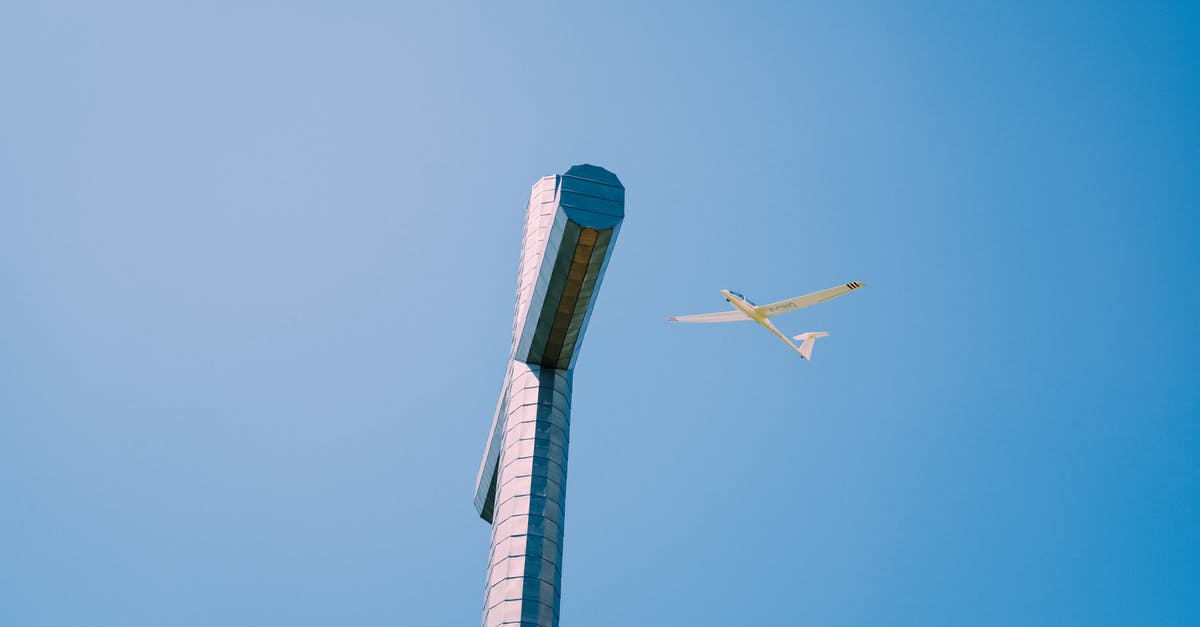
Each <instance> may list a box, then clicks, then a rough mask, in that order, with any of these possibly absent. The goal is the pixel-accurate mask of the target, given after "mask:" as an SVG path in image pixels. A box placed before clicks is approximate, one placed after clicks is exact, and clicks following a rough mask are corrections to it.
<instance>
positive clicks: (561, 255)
mask: <svg viewBox="0 0 1200 627" xmlns="http://www.w3.org/2000/svg"><path fill="white" fill-rule="evenodd" d="M624 217H625V186H624V185H622V184H621V180H620V179H618V178H617V175H615V174H613V173H612V172H609V171H608V170H605V169H604V168H601V167H599V166H594V165H589V164H583V165H576V166H572V167H571V168H570V169H568V170H567V171H566V172H565V173H564V174H552V175H550V176H544V177H542V178H541V179H540V180H538V182H537V183H535V184H534V185H533V189H532V190H530V194H529V204H528V205H527V206H526V209H525V236H524V238H523V240H522V243H521V266H520V269H519V270H518V272H517V298H516V307H515V309H516V311H515V312H514V315H513V335H512V338H513V340H512V353H511V363H510V367H509V373H508V374H506V375H505V384H504V387H503V389H502V390H501V391H500V402H499V403H498V404H497V407H496V415H495V417H494V418H493V420H492V432H491V434H490V436H489V438H488V443H487V446H486V449H485V451H484V455H483V463H482V464H481V465H480V468H479V475H478V477H477V479H476V484H475V506H476V508H477V509H478V511H479V514H480V516H482V517H483V518H484V519H485V520H488V521H491V519H492V509H493V506H494V504H495V500H494V499H495V492H496V485H495V479H496V470H497V468H496V464H497V463H498V461H499V458H500V446H501V441H502V434H503V433H504V428H505V427H504V425H505V419H506V417H507V416H508V414H509V410H510V408H509V407H508V402H509V400H508V399H509V386H510V385H511V381H510V379H511V373H512V370H513V367H514V366H519V367H521V368H526V369H527V368H528V367H535V368H537V369H539V371H541V370H555V371H564V372H562V373H561V375H562V376H564V377H566V378H568V379H569V377H570V376H571V375H570V371H571V370H572V369H573V368H574V367H575V361H576V359H578V357H579V347H580V345H581V344H582V342H583V333H584V331H585V330H587V324H588V319H589V318H590V317H591V315H592V309H593V306H594V305H595V302H596V292H597V291H598V290H599V289H600V282H601V280H602V279H603V278H604V272H605V270H607V269H608V261H609V259H610V258H611V257H612V248H613V244H614V243H615V241H616V238H617V232H618V231H620V229H621V220H622V219H624ZM522 364H523V365H522Z"/></svg>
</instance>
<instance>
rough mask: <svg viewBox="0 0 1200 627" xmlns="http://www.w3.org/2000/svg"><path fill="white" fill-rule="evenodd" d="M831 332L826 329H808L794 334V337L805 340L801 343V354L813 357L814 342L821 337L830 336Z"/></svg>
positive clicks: (801, 340)
mask: <svg viewBox="0 0 1200 627" xmlns="http://www.w3.org/2000/svg"><path fill="white" fill-rule="evenodd" d="M828 336H829V334H828V333H826V332H824V331H808V332H805V333H801V334H800V335H797V336H794V337H793V338H792V339H793V340H796V341H799V342H803V344H801V345H800V356H801V357H803V358H805V359H812V349H813V344H815V343H816V341H817V338H819V337H828Z"/></svg>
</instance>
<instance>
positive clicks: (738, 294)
mask: <svg viewBox="0 0 1200 627" xmlns="http://www.w3.org/2000/svg"><path fill="white" fill-rule="evenodd" d="M729 293H730V294H733V295H734V296H737V297H738V298H740V299H742V300H744V301H746V302H747V303H750V305H751V306H754V307H757V306H758V305H755V304H754V301H752V300H750V299H749V298H746V297H745V296H743V295H742V293H741V292H735V291H734V290H729Z"/></svg>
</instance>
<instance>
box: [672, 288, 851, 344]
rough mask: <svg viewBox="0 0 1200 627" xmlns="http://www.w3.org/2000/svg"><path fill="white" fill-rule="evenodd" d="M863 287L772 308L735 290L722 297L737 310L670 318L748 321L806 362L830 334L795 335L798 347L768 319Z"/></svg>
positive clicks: (825, 292) (809, 296)
mask: <svg viewBox="0 0 1200 627" xmlns="http://www.w3.org/2000/svg"><path fill="white" fill-rule="evenodd" d="M862 286H863V284H862V283H860V282H858V281H851V282H850V283H845V284H842V285H838V286H837V287H831V288H829V289H827V290H821V291H819V292H813V293H812V294H805V295H804V296H797V297H796V298H789V299H787V300H781V301H779V302H777V303H771V304H770V305H756V304H754V302H753V301H751V300H750V299H749V298H746V297H745V296H743V295H742V294H740V293H739V292H735V291H733V290H721V295H722V296H724V297H725V300H726V301H728V302H729V304H731V305H733V310H731V311H719V312H716V313H707V314H696V315H694V316H668V317H667V321H668V322H741V321H744V320H753V321H754V322H757V323H759V324H761V325H763V326H764V327H766V328H767V330H769V331H770V332H771V333H774V334H775V336H776V337H778V338H779V339H781V340H783V342H784V343H785V344H787V345H788V346H790V347H791V348H792V350H794V351H796V352H797V353H799V354H800V356H801V357H803V358H804V359H812V349H813V344H814V343H815V342H816V341H817V338H819V337H825V336H827V335H829V334H828V333H826V332H824V331H808V332H806V333H801V334H800V335H797V336H794V337H793V339H795V340H799V341H800V342H801V344H800V346H799V347H797V346H796V345H795V344H793V343H792V340H789V339H788V337H787V336H786V335H784V334H783V333H780V332H779V329H776V328H775V325H773V324H771V321H770V320H768V318H773V317H775V316H778V315H780V314H785V313H788V312H792V311H796V310H797V309H804V308H805V307H811V306H813V305H816V304H817V303H823V302H825V301H827V300H831V299H834V298H837V297H838V296H841V295H843V294H849V293H850V292H853V291H854V290H856V289H858V288H860V287H862Z"/></svg>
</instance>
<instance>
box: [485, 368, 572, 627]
mask: <svg viewBox="0 0 1200 627" xmlns="http://www.w3.org/2000/svg"><path fill="white" fill-rule="evenodd" d="M570 404H571V371H570V370H560V369H553V368H541V367H538V366H530V365H528V364H524V363H520V362H514V363H513V367H512V379H511V386H510V387H509V393H508V415H507V416H506V417H505V429H504V436H503V438H502V440H503V444H502V447H503V451H502V452H501V453H500V465H499V466H500V467H499V470H498V473H497V479H496V484H497V488H496V507H495V513H494V515H493V519H492V550H491V556H490V559H489V560H488V580H487V600H486V601H485V603H484V610H483V624H484V627H492V626H495V625H505V624H522V625H525V624H536V625H557V624H558V599H559V584H560V582H561V581H562V570H561V560H562V540H563V513H564V505H565V503H564V499H565V497H566V482H567V439H568V437H569V431H570V426H571V425H570Z"/></svg>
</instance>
